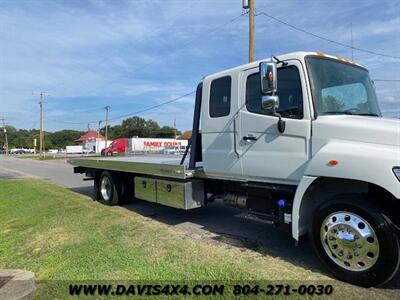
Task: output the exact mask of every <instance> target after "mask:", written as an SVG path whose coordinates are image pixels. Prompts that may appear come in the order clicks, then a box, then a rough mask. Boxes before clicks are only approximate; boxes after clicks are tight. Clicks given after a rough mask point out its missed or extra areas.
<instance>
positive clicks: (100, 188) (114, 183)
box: [95, 171, 122, 205]
mask: <svg viewBox="0 0 400 300" xmlns="http://www.w3.org/2000/svg"><path fill="white" fill-rule="evenodd" d="M95 186H96V184H95ZM121 194H122V193H121V183H120V180H119V179H118V176H116V175H113V174H111V173H110V172H108V171H104V172H103V173H101V175H100V177H99V180H98V182H97V195H98V200H99V202H101V203H103V204H106V205H117V204H119V202H120V200H121V196H122V195H121Z"/></svg>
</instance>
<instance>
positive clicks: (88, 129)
mask: <svg viewBox="0 0 400 300" xmlns="http://www.w3.org/2000/svg"><path fill="white" fill-rule="evenodd" d="M87 131H88V132H89V131H90V123H87Z"/></svg>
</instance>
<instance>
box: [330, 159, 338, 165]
mask: <svg viewBox="0 0 400 300" xmlns="http://www.w3.org/2000/svg"><path fill="white" fill-rule="evenodd" d="M338 164H339V162H338V161H337V160H336V159H332V160H330V161H329V162H328V166H330V167H334V166H337V165H338Z"/></svg>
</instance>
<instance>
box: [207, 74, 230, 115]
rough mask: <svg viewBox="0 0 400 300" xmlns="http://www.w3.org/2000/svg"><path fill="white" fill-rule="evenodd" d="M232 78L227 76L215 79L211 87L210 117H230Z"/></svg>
mask: <svg viewBox="0 0 400 300" xmlns="http://www.w3.org/2000/svg"><path fill="white" fill-rule="evenodd" d="M231 86H232V78H231V77H230V76H225V77H221V78H217V79H214V80H213V81H212V82H211V87H210V117H211V118H219V117H225V116H228V115H229V114H230V112H231Z"/></svg>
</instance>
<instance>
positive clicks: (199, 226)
mask: <svg viewBox="0 0 400 300" xmlns="http://www.w3.org/2000/svg"><path fill="white" fill-rule="evenodd" d="M0 178H40V179H44V180H49V181H50V182H53V183H55V184H58V185H61V186H63V187H66V188H68V189H70V190H73V191H75V192H79V193H82V194H85V195H91V192H92V185H93V182H92V181H83V180H82V179H83V178H84V175H81V174H73V169H72V166H71V165H69V164H68V163H67V162H66V160H59V159H57V160H48V161H39V160H33V159H21V158H11V157H9V158H6V157H0ZM88 201H91V200H89V199H88ZM122 209H127V210H130V211H132V212H135V213H139V214H141V215H143V216H146V217H150V218H152V219H154V220H157V221H159V222H162V223H165V224H167V225H169V226H172V227H175V228H179V229H181V230H183V232H184V233H185V234H186V235H187V236H188V238H193V239H206V240H209V241H215V242H216V243H218V244H221V245H223V246H225V247H228V248H229V247H239V248H241V249H251V250H253V251H257V252H259V253H260V254H264V255H270V256H273V257H279V258H281V259H284V260H287V261H289V262H292V263H295V264H297V265H300V266H303V267H304V268H308V269H311V270H312V271H314V272H320V273H323V274H325V275H328V276H330V275H329V274H327V273H326V272H325V270H324V269H323V268H322V266H321V265H320V263H319V261H318V259H317V258H316V256H315V254H314V253H313V250H312V247H311V245H310V243H309V242H307V241H306V242H305V243H301V244H300V245H298V246H297V247H295V246H294V240H293V239H292V237H291V234H290V233H289V232H286V231H285V230H284V229H278V230H277V229H276V228H273V227H271V226H269V225H267V224H260V223H255V222H253V221H249V220H245V219H243V218H240V217H239V214H240V213H242V212H243V211H242V210H239V209H236V208H233V207H228V206H225V205H224V204H222V203H221V202H220V201H218V200H216V201H215V202H213V203H211V204H209V205H208V206H207V207H204V208H200V209H195V210H189V211H183V210H178V209H173V208H169V207H166V206H162V205H158V204H154V203H150V202H146V201H140V200H132V201H131V202H129V203H127V204H124V205H123V206H122ZM382 291H384V292H385V293H388V294H390V295H392V294H393V293H395V294H396V295H398V293H399V292H400V276H397V277H396V278H395V279H394V280H392V281H391V282H390V283H389V284H387V285H386V286H385V288H384V290H382Z"/></svg>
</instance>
